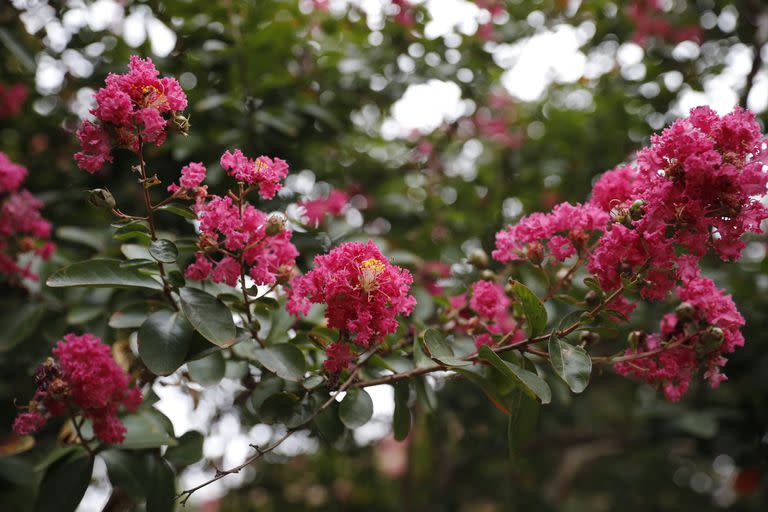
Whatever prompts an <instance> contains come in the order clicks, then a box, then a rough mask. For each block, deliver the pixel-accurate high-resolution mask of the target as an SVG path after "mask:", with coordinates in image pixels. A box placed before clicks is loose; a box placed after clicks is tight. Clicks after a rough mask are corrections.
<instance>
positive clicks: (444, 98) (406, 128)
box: [382, 80, 465, 139]
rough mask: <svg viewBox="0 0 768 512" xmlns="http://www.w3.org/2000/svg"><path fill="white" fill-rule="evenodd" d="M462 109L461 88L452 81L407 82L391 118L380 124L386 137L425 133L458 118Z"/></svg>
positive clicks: (463, 108) (393, 108)
mask: <svg viewBox="0 0 768 512" xmlns="http://www.w3.org/2000/svg"><path fill="white" fill-rule="evenodd" d="M464 111H465V107H464V104H463V102H462V100H461V89H460V88H459V86H458V85H456V84H455V83H454V82H444V81H441V80H429V81H428V82H427V83H424V84H418V85H410V86H408V89H406V90H405V94H403V97H402V98H400V99H399V100H397V101H396V102H395V104H394V105H393V106H392V118H390V119H387V120H386V121H384V123H383V124H382V134H383V136H384V138H386V139H393V138H395V137H399V136H404V135H408V134H409V133H410V132H412V131H414V130H417V131H419V132H422V133H428V132H431V131H432V130H434V129H436V128H437V127H438V126H440V125H441V124H443V123H444V122H446V121H448V122H450V121H453V120H455V119H458V118H459V117H460V116H461V115H462V114H463V113H464Z"/></svg>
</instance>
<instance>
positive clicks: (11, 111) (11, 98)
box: [0, 83, 29, 120]
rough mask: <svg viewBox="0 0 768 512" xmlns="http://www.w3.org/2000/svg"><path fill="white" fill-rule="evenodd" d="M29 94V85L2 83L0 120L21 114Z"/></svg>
mask: <svg viewBox="0 0 768 512" xmlns="http://www.w3.org/2000/svg"><path fill="white" fill-rule="evenodd" d="M28 94H29V91H28V90H27V86H26V85H24V84H22V83H18V84H13V85H5V84H0V120H3V119H10V118H12V117H16V116H17V115H19V113H21V108H22V107H23V106H24V102H25V101H26V100H27V95H28Z"/></svg>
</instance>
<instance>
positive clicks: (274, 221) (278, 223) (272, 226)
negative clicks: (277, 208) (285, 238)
mask: <svg viewBox="0 0 768 512" xmlns="http://www.w3.org/2000/svg"><path fill="white" fill-rule="evenodd" d="M266 231H267V235H269V236H275V235H279V234H280V233H282V232H283V231H285V221H284V220H283V218H282V217H281V216H279V215H272V216H270V217H269V219H267V228H266Z"/></svg>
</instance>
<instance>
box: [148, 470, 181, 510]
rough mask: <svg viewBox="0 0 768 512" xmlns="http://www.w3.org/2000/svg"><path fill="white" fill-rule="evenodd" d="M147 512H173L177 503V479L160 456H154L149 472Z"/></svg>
mask: <svg viewBox="0 0 768 512" xmlns="http://www.w3.org/2000/svg"><path fill="white" fill-rule="evenodd" d="M147 476H148V477H149V478H148V480H147V482H148V484H149V485H148V488H147V512H173V510H174V509H175V501H176V477H175V476H174V474H173V470H172V469H171V467H170V466H169V465H168V463H166V462H165V461H164V460H163V459H161V458H160V457H159V456H153V457H152V458H151V459H150V462H149V468H148V471H147Z"/></svg>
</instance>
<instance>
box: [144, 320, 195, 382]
mask: <svg viewBox="0 0 768 512" xmlns="http://www.w3.org/2000/svg"><path fill="white" fill-rule="evenodd" d="M193 334H194V333H193V331H192V326H191V325H189V322H187V319H186V318H184V316H183V315H181V314H179V313H175V312H171V311H167V310H160V311H156V312H154V313H152V315H150V316H149V318H147V319H146V321H144V323H143V324H141V328H140V329H139V357H141V360H142V361H144V364H145V365H146V366H147V368H149V371H151V372H152V373H154V374H155V375H169V374H171V373H173V372H174V371H176V369H177V368H178V367H179V366H181V365H182V364H184V359H185V358H186V357H187V353H188V352H189V347H190V344H191V342H192V336H193Z"/></svg>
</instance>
